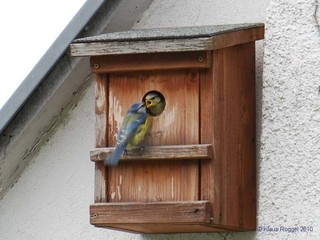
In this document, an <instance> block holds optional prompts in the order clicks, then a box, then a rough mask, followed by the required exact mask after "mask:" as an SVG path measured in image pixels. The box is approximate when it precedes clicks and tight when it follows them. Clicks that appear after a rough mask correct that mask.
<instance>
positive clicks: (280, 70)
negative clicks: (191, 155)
mask: <svg viewBox="0 0 320 240" xmlns="http://www.w3.org/2000/svg"><path fill="white" fill-rule="evenodd" d="M315 10H316V5H315V1H313V0H312V1H311V0H290V1H289V0H288V1H271V2H270V6H269V8H268V18H267V26H266V27H267V31H266V38H265V64H264V81H263V101H262V102H263V104H262V135H261V158H260V160H259V162H260V164H259V165H260V168H259V172H260V183H259V225H260V230H261V232H260V233H259V239H319V238H320V218H319V216H320V194H319V193H320V174H319V173H320V161H319V160H320V141H319V140H320V95H319V85H320V29H319V26H317V21H316V18H315ZM281 226H282V227H283V228H282V230H281V229H280V228H281ZM303 226H306V227H309V228H306V229H304V228H303ZM268 227H269V228H268ZM295 227H298V229H296V230H297V231H295ZM277 228H278V231H277ZM286 228H287V229H286ZM290 228H291V229H290ZM272 230H274V231H272ZM291 230H292V233H291V232H289V231H291ZM304 230H306V231H307V232H303V231H304ZM312 230H313V231H312ZM293 231H295V232H293Z"/></svg>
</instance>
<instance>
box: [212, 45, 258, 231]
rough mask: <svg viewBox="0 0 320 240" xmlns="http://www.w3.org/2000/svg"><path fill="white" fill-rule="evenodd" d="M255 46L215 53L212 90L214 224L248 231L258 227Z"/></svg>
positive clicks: (238, 46)
mask: <svg viewBox="0 0 320 240" xmlns="http://www.w3.org/2000/svg"><path fill="white" fill-rule="evenodd" d="M254 44H255V43H254V42H252V43H247V44H243V45H237V46H233V47H230V48H224V49H219V50H216V51H213V59H214V60H213V75H212V84H213V87H212V90H211V91H212V96H213V104H212V107H211V111H212V114H213V115H212V116H213V133H212V134H213V149H214V154H215V161H213V162H212V164H211V165H210V166H208V167H211V171H212V173H213V174H212V175H213V178H212V179H211V183H210V185H211V186H214V191H213V192H214V196H213V198H212V197H210V201H211V200H212V199H213V200H214V201H213V205H214V206H213V213H214V216H213V219H214V220H213V224H214V225H216V226H226V228H234V229H239V228H240V229H241V228H242V229H246V230H250V229H251V230H252V229H255V227H256V225H255V224H256V205H255V204H256V203H255V194H256V193H255V191H256V190H255V189H256V181H255V140H254V139H255V67H254V62H255V59H254ZM210 101H211V100H210ZM208 137H209V136H207V137H206V138H208ZM208 139H209V138H208Z"/></svg>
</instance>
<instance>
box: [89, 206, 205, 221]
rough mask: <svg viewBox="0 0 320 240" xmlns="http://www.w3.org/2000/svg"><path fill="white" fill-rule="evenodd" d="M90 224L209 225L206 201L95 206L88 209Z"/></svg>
mask: <svg viewBox="0 0 320 240" xmlns="http://www.w3.org/2000/svg"><path fill="white" fill-rule="evenodd" d="M90 222H91V224H96V225H99V224H117V223H119V224H123V223H124V224H130V223H134V224H137V223H141V224H145V223H147V224H152V223H158V224H159V223H166V224H168V223H169V224H170V223H171V224H176V223H187V224H191V223H198V224H199V223H210V204H209V202H208V201H190V202H189V201H188V202H150V203H127V202H124V203H96V204H94V205H91V206H90Z"/></svg>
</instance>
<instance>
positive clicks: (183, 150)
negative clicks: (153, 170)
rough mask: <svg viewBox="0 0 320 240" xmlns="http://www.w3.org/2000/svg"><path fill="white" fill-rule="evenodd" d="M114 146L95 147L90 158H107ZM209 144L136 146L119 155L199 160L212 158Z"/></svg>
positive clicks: (142, 158)
mask: <svg viewBox="0 0 320 240" xmlns="http://www.w3.org/2000/svg"><path fill="white" fill-rule="evenodd" d="M114 149H115V148H114V147H109V148H96V149H94V150H92V151H91V152H90V159H91V160H92V161H95V162H98V161H103V160H104V159H106V158H108V157H109V156H110V155H111V154H112V153H113V151H114ZM212 156H213V153H212V145H211V144H202V145H200V144H197V145H169V146H148V147H143V148H141V147H136V148H134V149H132V150H130V151H127V153H126V154H125V155H123V156H122V157H121V161H123V160H163V159H165V160H185V159H189V160H195V159H196V160H199V159H210V158H212Z"/></svg>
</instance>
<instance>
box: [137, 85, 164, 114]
mask: <svg viewBox="0 0 320 240" xmlns="http://www.w3.org/2000/svg"><path fill="white" fill-rule="evenodd" d="M142 101H143V102H145V104H146V107H147V113H148V115H150V116H153V117H154V116H159V115H160V114H161V113H162V112H163V110H164V108H165V107H166V100H165V98H164V96H163V95H162V94H161V93H160V92H158V91H155V90H152V91H149V92H147V93H146V94H145V95H144V96H143V98H142Z"/></svg>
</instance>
